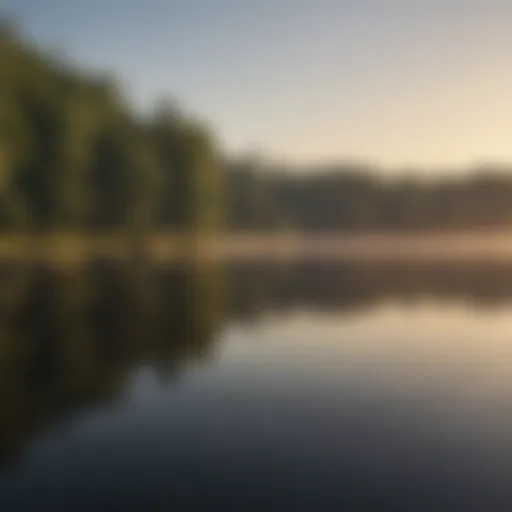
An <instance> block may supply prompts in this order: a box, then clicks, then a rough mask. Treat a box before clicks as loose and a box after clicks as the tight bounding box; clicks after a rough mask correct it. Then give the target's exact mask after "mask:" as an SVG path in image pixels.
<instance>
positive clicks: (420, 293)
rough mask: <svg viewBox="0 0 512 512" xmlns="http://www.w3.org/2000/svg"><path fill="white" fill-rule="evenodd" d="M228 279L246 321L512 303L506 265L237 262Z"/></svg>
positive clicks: (236, 310) (511, 277) (511, 271)
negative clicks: (427, 302)
mask: <svg viewBox="0 0 512 512" xmlns="http://www.w3.org/2000/svg"><path fill="white" fill-rule="evenodd" d="M226 275H227V276H228V277H229V281H230V287H231V293H230V299H231V300H230V309H231V312H232V314H234V315H236V316H244V317H248V316H251V315H255V314H257V312H258V311H259V310H261V309H273V310H285V309H289V308H296V307H306V308H313V309H315V308H318V309H334V310H337V311H339V310H345V309H346V310H351V309H354V308H362V307H367V306H371V305H372V304H374V303H377V302H379V301H382V300H385V299H387V298H393V299H396V300H404V301H410V300H415V299H420V298H422V297H433V298H436V299H457V300H466V301H471V302H474V303H475V304H477V305H481V306H482V305H485V304H490V305H492V304H494V303H499V302H505V301H509V300H512V265H506V264H501V265H500V264H488V263H482V264H475V263H472V264H462V265H453V264H449V263H448V264H438V263H433V264H400V263H351V262H333V261H324V262H320V261H301V262H299V261H296V262H286V263H268V262H267V263H261V264H254V263H238V264H234V265H232V266H231V267H230V268H229V269H227V272H226Z"/></svg>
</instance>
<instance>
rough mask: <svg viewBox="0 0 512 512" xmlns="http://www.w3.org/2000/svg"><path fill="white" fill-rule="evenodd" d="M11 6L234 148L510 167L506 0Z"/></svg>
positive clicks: (80, 58)
mask: <svg viewBox="0 0 512 512" xmlns="http://www.w3.org/2000/svg"><path fill="white" fill-rule="evenodd" d="M507 4H508V5H507ZM2 12H3V13H5V14H7V15H9V16H12V17H13V18H14V19H15V20H16V21H17V22H18V23H19V24H20V26H21V28H22V29H23V31H24V33H25V34H26V35H28V36H30V37H31V38H33V39H35V40H36V41H37V42H38V43H40V44H44V45H45V46H47V47H48V48H51V49H55V50H56V51H58V52H60V53H63V54H65V55H66V56H67V57H69V58H70V59H71V60H73V61H74V62H77V63H79V64H81V65H83V66H84V67H86V68H88V69H91V70H102V71H105V72H112V71H114V72H115V74H116V76H117V77H118V78H119V79H120V80H121V83H122V86H123V88H124V90H125V92H126V94H127V95H128V97H129V98H130V100H131V101H132V102H133V103H134V105H135V106H136V108H138V109H142V110H145V109H148V108H150V105H152V104H153V103H154V101H155V100H156V99H159V98H162V97H164V98H165V97H169V98H176V99H178V100H179V101H180V102H181V103H182V104H183V105H185V106H186V108H187V109H189V110H190V111H191V112H193V113H195V114H197V115H199V116H201V117H202V118H204V119H205V120H207V121H208V123H209V124H210V125H211V126H212V127H214V128H215V130H216V133H217V135H218V137H219V140H220V141H221V143H222V146H223V147H224V148H225V150H226V151H228V152H229V153H230V154H241V153H244V152H257V153H261V154H263V155H267V156H268V157H270V158H280V159H285V160H287V161H289V162H294V163H299V164H305V165H306V164H309V163H313V162H323V161H333V160H347V159H349V160H362V161H366V162H371V163H375V164H378V165H381V166H383V168H389V169H391V168H394V169H398V168H400V169H405V168H413V169H416V170H423V171H425V170H426V171H427V172H429V171H430V170H432V169H434V168H436V169H440V168H443V169H451V170H454V169H460V168H462V167H466V166H468V165H472V164H478V163H482V162H499V163H512V30H511V27H512V3H510V2H505V1H500V0H480V1H476V0H475V1H472V0H444V1H443V0H402V1H399V0H86V1H81V0H0V13H2Z"/></svg>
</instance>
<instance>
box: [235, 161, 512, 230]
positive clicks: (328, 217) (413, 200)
mask: <svg viewBox="0 0 512 512" xmlns="http://www.w3.org/2000/svg"><path fill="white" fill-rule="evenodd" d="M382 176H383V174H382V173H379V172H377V170H376V169H372V168H369V167H367V166H363V165H347V164H346V165H343V164H341V165H337V166H331V167H329V168H325V167H318V168H313V169H311V170H310V171H309V172H307V173H304V172H302V173H298V172H294V170H293V169H277V168H272V167H269V166H264V165H258V164H257V163H255V162H254V161H253V162H250V161H244V162H237V163H232V164H231V166H230V172H229V183H230V194H229V198H230V201H229V205H230V206H229V222H228V224H229V226H230V228H231V229H232V230H235V231H247V230H253V231H268V230H280V229H293V230H296V231H298V232H312V231H315V232H316V231H323V232H339V231H343V232H346V231H364V230H367V231H368V230H372V231H373V230H381V231H393V230H394V231H407V230H409V231H410V230H436V231H438V230H443V229H472V228H489V227H504V226H510V227H512V167H510V168H506V167H500V168H495V167H491V166H487V167H485V166H482V167H480V168H475V169H472V170H469V171H468V173H466V174H464V175H460V177H458V178H453V177H452V178H450V177H449V176H448V175H447V177H446V178H442V179H441V178H438V179H430V180H426V179H423V180H421V179H419V178H411V177H409V178H388V179H384V178H383V177H382Z"/></svg>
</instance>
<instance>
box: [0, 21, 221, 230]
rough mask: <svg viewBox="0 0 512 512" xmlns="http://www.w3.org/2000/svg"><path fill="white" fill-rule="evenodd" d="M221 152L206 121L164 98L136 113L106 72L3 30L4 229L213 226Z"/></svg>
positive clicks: (0, 223) (0, 175)
mask: <svg viewBox="0 0 512 512" xmlns="http://www.w3.org/2000/svg"><path fill="white" fill-rule="evenodd" d="M221 176H222V172H221V167H220V156H219V154H218V150H217V147H216V144H215V141H214V140H213V138H212V136H211V134H210V133H209V131H208V130H207V129H205V127H204V126H203V124H201V123H198V122H196V121H194V120H193V119H191V118H190V117H189V116H187V115H185V114H183V113H182V112H181V111H180V110H178V109H176V108H174V107H170V106H166V105H159V106H158V108H155V110H154V113H152V114H149V115H145V116H142V115H136V114H135V113H134V112H133V111H132V109H130V108H129V106H128V105H127V103H126V101H124V100H123V98H122V95H121V94H120V91H119V89H118V88H117V87H116V84H115V83H113V81H112V80H110V79H104V78H101V77H99V78H98V77H93V76H91V75H90V74H88V73H80V72H79V71H77V70H75V69H74V68H72V67H71V66H70V65H69V64H66V63H64V62H63V61H62V59H61V60H59V59H57V58H56V57H53V56H51V55H49V54H44V53H41V52H40V51H39V49H38V48H37V47H34V46H33V45H30V44H27V43H26V42H25V40H23V38H21V37H20V36H19V34H18V33H17V31H16V30H15V29H14V28H13V27H12V26H10V25H7V24H3V25H2V26H1V28H0V228H1V229H2V230H4V231H9V230H20V229H23V230H28V231H46V230H55V229H67V230H69V229H70V230H88V229H89V230H98V229H120V228H127V227H128V228H130V229H133V230H144V229H150V228H151V229H153V228H156V229H162V230H163V229H169V230H182V229H187V230H188V229H209V228H214V227H216V225H217V222H219V219H220V217H221V209H222V200H221V192H222V184H221Z"/></svg>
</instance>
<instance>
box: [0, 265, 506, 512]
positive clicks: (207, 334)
mask: <svg viewBox="0 0 512 512" xmlns="http://www.w3.org/2000/svg"><path fill="white" fill-rule="evenodd" d="M0 331H1V335H0V411H1V415H0V510H24V509H29V510H32V509H34V508H37V509H45V507H47V508H48V509H52V510H55V509H59V508H62V509H64V510H77V509H81V508H83V509H91V508H93V507H94V508H95V509H99V510H114V509H115V510H122V509H128V508H129V509H134V508H135V509H137V510H160V509H162V510H169V508H170V507H172V506H173V505H177V506H179V507H181V508H180V509H183V508H185V509H189V508H191V507H197V506H200V505H204V506H207V507H208V506H214V505H218V506H221V505H222V506H226V507H227V508H230V507H231V506H233V507H236V508H238V509H239V508H240V507H241V508H242V509H247V508H251V507H256V508H257V509H258V508H259V507H268V506H275V507H280V506H285V505H290V506H291V505H293V506H294V507H295V509H297V508H300V506H304V508H306V509H308V510H311V509H313V508H314V507H315V506H318V505H322V506H323V507H324V508H323V509H327V508H329V507H332V508H333V509H336V510H339V509H340V507H346V508H347V509H350V510H368V509H372V510H440V509H443V510H454V509H462V510H490V509H493V510H495V509H499V510H507V509H508V508H509V506H510V505H512V491H511V490H509V488H508V487H509V485H508V483H509V479H510V474H512V437H511V436H510V434H509V433H510V432H511V431H512V398H511V396H512V395H511V391H512V374H511V373H510V369H511V368H512V342H511V340H512V267H510V268H509V267H506V266H502V267H497V266H486V265H471V266H462V267H458V268H453V267H450V266H442V265H435V266H425V265H423V266H411V267H405V266H393V265H391V264H389V265H376V264H372V265H369V264H368V265H362V264H360V265H352V264H348V263H344V264H341V263H333V262H330V263H325V262H324V263H318V262H317V263H315V262H312V261H309V262H296V263H295V264H290V263H288V264H286V265H285V264H279V263H265V264H263V263H261V264H254V263H253V264H231V265H229V266H227V265H225V266H222V267H221V266H219V265H213V264H211V263H210V264H200V263H195V264H192V263H189V264H188V265H181V266H151V265H149V264H142V263H140V262H136V263H123V264H121V263H116V262H112V261H95V262H91V263H90V264H88V265H85V266H83V267H80V268H55V267H46V266H43V265H40V264H36V263H30V264H29V263H27V262H24V263H19V262H18V263H16V262H6V263H3V265H2V267H1V269H0ZM482 507H483V508H482ZM493 507H494V508H493ZM251 509H252V508H251ZM329 509H330V508H329Z"/></svg>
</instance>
